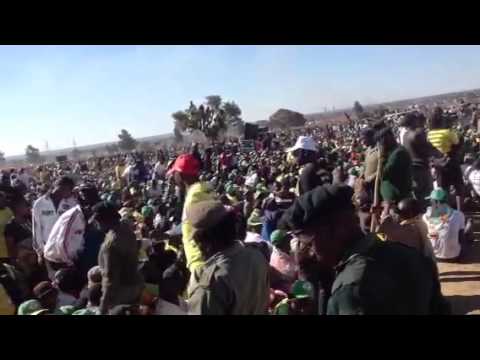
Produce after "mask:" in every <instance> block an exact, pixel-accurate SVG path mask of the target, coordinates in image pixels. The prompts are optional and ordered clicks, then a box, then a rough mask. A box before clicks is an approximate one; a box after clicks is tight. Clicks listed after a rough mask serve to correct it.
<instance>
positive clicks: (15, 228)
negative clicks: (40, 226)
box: [4, 196, 33, 260]
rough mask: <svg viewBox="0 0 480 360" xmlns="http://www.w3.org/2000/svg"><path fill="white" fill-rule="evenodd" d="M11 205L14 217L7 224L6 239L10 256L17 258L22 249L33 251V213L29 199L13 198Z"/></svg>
mask: <svg viewBox="0 0 480 360" xmlns="http://www.w3.org/2000/svg"><path fill="white" fill-rule="evenodd" d="M10 207H11V209H12V210H13V214H14V217H13V218H12V219H11V220H10V221H9V222H8V224H7V225H6V226H5V232H4V233H5V241H6V245H7V249H8V254H9V257H10V258H11V259H13V260H15V259H17V257H18V253H19V252H20V251H22V250H23V251H29V252H31V251H33V248H32V224H31V222H30V219H31V214H30V208H29V206H28V203H27V201H26V200H25V199H24V198H23V197H21V196H17V197H15V198H14V199H12V201H11V203H10Z"/></svg>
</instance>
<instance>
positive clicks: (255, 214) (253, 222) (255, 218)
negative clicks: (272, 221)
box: [247, 210, 262, 226]
mask: <svg viewBox="0 0 480 360" xmlns="http://www.w3.org/2000/svg"><path fill="white" fill-rule="evenodd" d="M247 225H248V226H259V225H262V218H261V216H260V213H259V211H258V210H253V211H252V214H251V215H250V217H249V218H248V221H247Z"/></svg>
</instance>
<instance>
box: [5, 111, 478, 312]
mask: <svg viewBox="0 0 480 360" xmlns="http://www.w3.org/2000/svg"><path fill="white" fill-rule="evenodd" d="M472 108H473V110H472V111H470V113H469V116H468V117H467V116H464V114H465V112H466V109H472ZM393 115H395V114H393ZM465 119H467V120H465ZM477 134H478V132H477V116H476V111H475V106H473V105H471V104H465V103H463V104H461V106H459V107H458V108H455V109H454V108H447V107H444V108H443V109H442V108H441V107H439V106H436V107H431V108H419V107H415V108H409V109H408V111H406V112H405V113H403V114H402V115H399V116H382V117H377V118H364V119H361V120H360V119H356V120H351V119H349V121H348V122H345V123H343V124H339V125H327V126H324V125H322V124H320V125H315V124H310V125H308V126H306V127H304V128H301V129H298V128H297V129H284V130H279V131H275V132H269V133H264V134H262V135H261V136H259V137H258V138H257V139H256V140H255V151H246V150H245V148H244V147H243V146H242V144H241V142H240V139H237V138H230V139H228V140H226V141H223V142H220V143H213V144H210V145H206V144H192V145H191V146H187V145H183V144H182V145H179V144H177V145H172V146H169V147H166V146H165V147H163V148H159V149H157V150H156V151H153V152H132V153H128V154H117V155H111V156H105V157H94V158H90V159H88V160H84V161H64V162H62V163H49V164H43V165H41V166H37V167H35V168H33V167H26V168H21V169H7V170H3V171H2V172H1V174H0V280H1V281H0V313H1V314H7V315H8V314H9V315H13V314H17V315H186V314H195V315H213V314H215V315H234V314H235V315H237V314H238V315H240V314H242V315H243V314H245V315H256V314H271V315H313V314H315V315H337V314H449V313H450V306H449V303H448V301H447V299H446V298H445V297H444V296H443V295H442V292H441V288H440V282H439V274H438V268H437V262H439V261H449V262H452V261H453V262H458V261H462V257H463V256H465V254H466V253H468V251H469V246H470V244H471V242H472V241H473V240H472V229H471V227H472V223H471V221H470V220H469V219H468V217H466V216H465V211H468V210H469V209H472V208H474V207H475V206H476V204H477V199H478V197H479V196H480V159H477V156H476V154H478V150H479V145H480V143H479V138H480V135H479V137H477Z"/></svg>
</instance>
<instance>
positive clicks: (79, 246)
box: [43, 185, 100, 280]
mask: <svg viewBox="0 0 480 360" xmlns="http://www.w3.org/2000/svg"><path fill="white" fill-rule="evenodd" d="M79 202H80V204H79V205H76V206H74V207H73V208H71V209H70V210H68V211H66V212H64V213H63V214H62V215H60V217H59V218H58V220H57V221H56V223H55V224H54V226H53V228H52V231H51V232H50V236H49V237H48V240H47V242H46V244H45V247H44V254H43V255H44V258H45V260H46V265H47V270H48V274H49V277H50V279H52V280H53V276H54V275H55V272H56V271H57V270H60V269H62V268H66V267H70V266H74V265H75V264H76V263H77V261H78V260H79V259H80V255H81V254H82V253H83V252H84V250H85V247H86V244H85V231H86V227H87V221H88V219H89V218H90V216H91V215H92V212H91V208H92V207H93V206H94V205H95V204H97V203H99V202H100V196H99V195H98V192H97V190H96V188H95V187H93V186H91V185H82V186H81V187H80V191H79ZM89 245H90V244H89ZM93 265H96V264H93ZM86 271H88V269H86ZM84 275H85V276H86V273H85V274H84Z"/></svg>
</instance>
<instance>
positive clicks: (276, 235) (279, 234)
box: [270, 229, 287, 246]
mask: <svg viewBox="0 0 480 360" xmlns="http://www.w3.org/2000/svg"><path fill="white" fill-rule="evenodd" d="M286 237H287V233H286V232H285V231H283V230H279V229H277V230H275V231H273V232H272V233H271V234H270V242H271V243H272V245H275V246H277V245H279V244H281V243H282V242H283V241H284V240H285V239H286Z"/></svg>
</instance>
